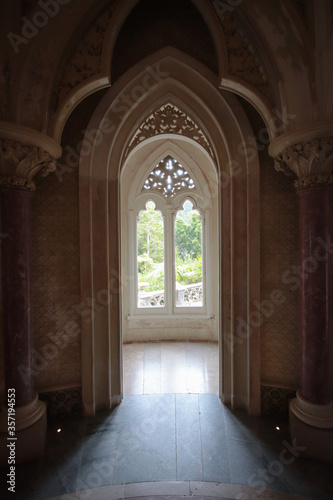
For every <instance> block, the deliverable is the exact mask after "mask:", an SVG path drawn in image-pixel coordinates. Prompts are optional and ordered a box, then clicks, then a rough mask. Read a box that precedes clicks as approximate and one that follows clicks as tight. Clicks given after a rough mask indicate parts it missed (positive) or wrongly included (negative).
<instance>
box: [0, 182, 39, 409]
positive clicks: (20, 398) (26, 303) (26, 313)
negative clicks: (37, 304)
mask: <svg viewBox="0 0 333 500" xmlns="http://www.w3.org/2000/svg"><path fill="white" fill-rule="evenodd" d="M31 197H32V192H31V191H29V190H24V189H11V188H5V189H2V190H1V191H0V200H1V233H2V241H1V250H2V252H1V254H2V255H1V258H2V298H3V333H4V363H5V384H6V393H7V389H8V388H15V393H16V405H17V406H23V405H25V404H27V403H29V402H30V401H31V400H32V399H33V398H34V395H35V393H34V383H33V376H32V371H31V363H32V326H31V304H30V254H31V250H30V249H31V215H30V214H31Z"/></svg>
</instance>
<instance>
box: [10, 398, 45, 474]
mask: <svg viewBox="0 0 333 500" xmlns="http://www.w3.org/2000/svg"><path fill="white" fill-rule="evenodd" d="M15 428H16V432H15V438H16V440H12V438H11V437H10V436H9V435H8V413H7V408H6V407H3V408H1V411H0V466H1V467H3V466H6V465H8V459H9V454H10V448H9V447H8V444H9V443H14V445H13V446H12V448H15V450H14V453H13V454H12V455H11V456H12V457H14V456H15V464H19V463H22V462H29V461H31V460H35V459H37V458H40V457H42V456H43V453H44V446H45V439H46V405H45V403H43V402H42V401H40V400H39V399H38V395H37V394H36V395H35V398H34V399H33V400H32V401H31V402H30V403H28V404H27V405H25V406H22V407H17V408H15ZM8 438H10V439H8ZM15 464H13V465H15Z"/></svg>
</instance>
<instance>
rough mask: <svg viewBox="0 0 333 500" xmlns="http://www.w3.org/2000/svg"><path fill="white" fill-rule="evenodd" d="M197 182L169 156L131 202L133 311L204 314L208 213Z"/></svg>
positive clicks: (142, 312) (150, 175)
mask: <svg viewBox="0 0 333 500" xmlns="http://www.w3.org/2000/svg"><path fill="white" fill-rule="evenodd" d="M200 199H201V197H200V194H199V191H198V189H197V187H196V184H195V181H194V179H193V178H192V176H191V175H190V174H189V173H188V171H187V170H186V169H185V168H184V167H183V165H182V164H181V163H179V162H178V161H177V160H176V159H175V158H173V157H172V156H170V155H168V156H166V157H165V158H164V159H163V160H162V161H160V162H159V163H158V164H157V165H156V166H155V168H154V169H153V170H151V171H150V172H149V174H148V176H147V177H146V179H145V180H144V183H143V186H142V189H141V191H140V193H139V195H138V196H137V199H136V201H135V204H134V211H135V221H136V224H135V228H133V227H132V228H130V231H133V232H134V234H136V238H135V241H136V245H135V249H136V251H135V252H134V255H133V258H134V260H135V262H134V263H133V268H134V269H136V279H135V294H136V297H135V300H134V304H135V311H133V312H134V314H139V315H140V314H155V313H158V314H167V315H177V314H184V312H189V311H190V312H191V313H199V314H200V313H201V314H204V313H205V312H206V304H207V293H206V271H207V269H206V268H207V242H206V231H205V225H206V211H205V209H204V207H203V206H200Z"/></svg>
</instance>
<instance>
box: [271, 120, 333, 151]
mask: <svg viewBox="0 0 333 500" xmlns="http://www.w3.org/2000/svg"><path fill="white" fill-rule="evenodd" d="M331 136H333V125H332V124H331V123H330V124H327V125H317V126H316V125H315V124H314V125H313V126H312V127H307V128H304V129H303V130H299V131H298V132H295V133H293V134H283V135H281V136H280V137H277V138H276V139H275V140H274V141H273V142H271V144H270V145H269V148H268V152H269V154H270V155H271V156H272V157H273V158H275V157H276V156H278V155H279V154H280V153H282V152H283V151H284V150H285V149H287V148H288V147H289V146H293V145H294V144H299V143H301V142H308V141H311V140H312V139H316V138H320V137H331Z"/></svg>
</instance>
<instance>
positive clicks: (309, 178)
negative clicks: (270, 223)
mask: <svg viewBox="0 0 333 500" xmlns="http://www.w3.org/2000/svg"><path fill="white" fill-rule="evenodd" d="M274 167H275V169H276V170H278V171H282V172H284V173H285V174H286V175H288V176H289V177H293V178H294V179H295V187H296V189H297V190H298V189H304V188H308V187H313V186H332V185H333V173H332V169H333V137H321V138H318V139H312V140H310V141H308V142H301V143H298V144H294V145H292V146H289V147H287V148H286V149H285V150H284V151H282V153H280V154H279V155H278V156H277V157H276V158H275V161H274Z"/></svg>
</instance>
